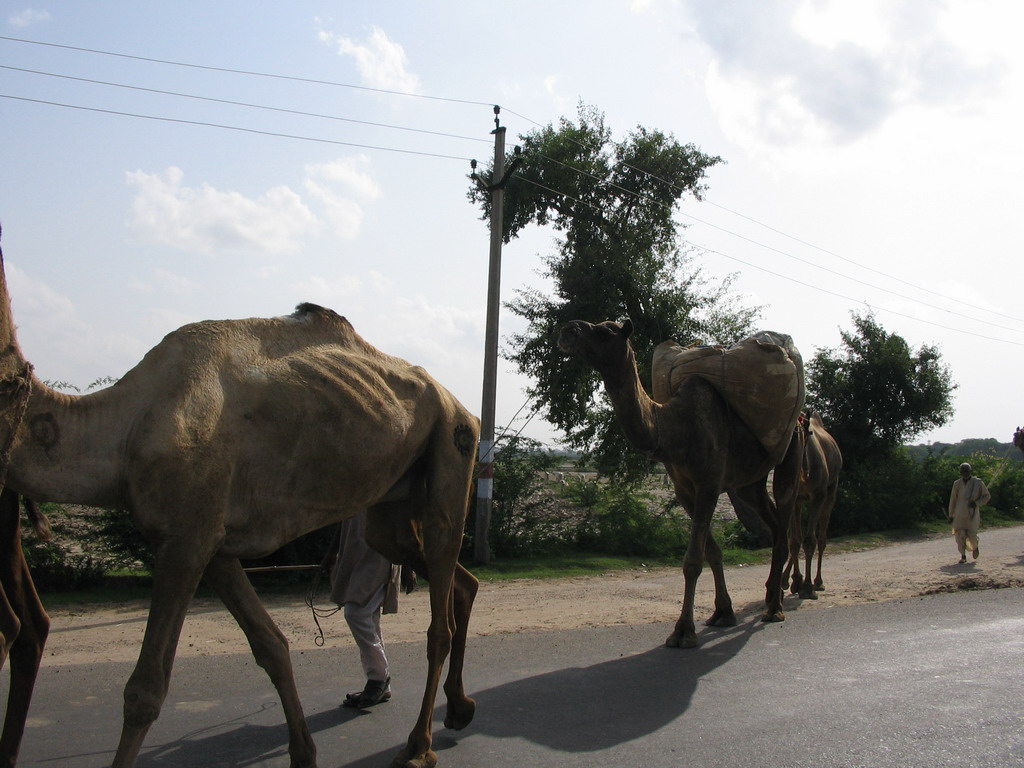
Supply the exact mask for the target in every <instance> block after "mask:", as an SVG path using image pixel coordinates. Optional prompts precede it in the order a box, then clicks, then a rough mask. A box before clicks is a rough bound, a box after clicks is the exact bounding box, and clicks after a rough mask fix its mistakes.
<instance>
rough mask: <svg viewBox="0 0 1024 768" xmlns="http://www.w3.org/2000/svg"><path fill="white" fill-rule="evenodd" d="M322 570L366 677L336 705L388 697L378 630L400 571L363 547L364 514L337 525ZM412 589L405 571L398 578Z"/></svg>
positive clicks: (394, 598) (393, 605)
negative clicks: (328, 575) (327, 575)
mask: <svg viewBox="0 0 1024 768" xmlns="http://www.w3.org/2000/svg"><path fill="white" fill-rule="evenodd" d="M324 564H325V566H327V567H329V569H330V573H331V601H332V602H334V603H337V604H338V605H340V606H342V608H343V609H344V612H345V621H346V622H347V623H348V627H349V629H350V630H351V632H352V637H353V638H354V639H355V641H356V645H357V646H358V648H359V659H360V661H361V662H362V665H363V672H364V673H365V674H366V685H365V686H364V687H363V690H361V691H356V692H355V693H350V694H348V695H347V696H346V697H345V700H344V701H343V702H342V704H343V705H344V706H346V707H359V708H360V709H362V708H365V707H370V706H373V705H374V704H379V703H381V702H384V701H387V700H388V699H390V698H391V668H390V666H389V665H388V658H387V656H386V655H385V653H384V638H383V636H382V635H381V631H380V617H381V614H382V613H396V612H397V611H398V590H399V577H400V572H401V571H400V569H399V567H398V566H397V565H392V564H391V563H390V562H388V560H387V559H386V558H385V557H384V556H383V555H381V554H380V553H378V552H377V551H376V550H375V549H372V548H371V547H370V546H369V545H368V544H367V543H366V512H365V511H364V512H361V513H360V514H358V515H356V516H355V517H351V518H349V519H347V520H343V521H342V522H341V523H339V524H338V530H337V533H336V534H335V537H334V541H333V542H332V544H331V547H330V549H329V550H328V554H327V557H326V559H325V563H324ZM402 576H404V577H405V578H404V579H403V581H407V580H408V579H412V585H411V586H409V585H407V586H406V589H407V591H409V592H411V591H412V586H415V583H416V582H415V578H416V577H415V575H413V574H412V571H411V569H409V570H408V571H407V573H405V574H402Z"/></svg>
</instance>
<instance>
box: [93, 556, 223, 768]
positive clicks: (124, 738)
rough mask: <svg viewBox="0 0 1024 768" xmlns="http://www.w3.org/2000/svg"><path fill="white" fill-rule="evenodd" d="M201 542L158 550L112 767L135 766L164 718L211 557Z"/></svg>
mask: <svg viewBox="0 0 1024 768" xmlns="http://www.w3.org/2000/svg"><path fill="white" fill-rule="evenodd" d="M210 538H212V537H210ZM199 541H207V537H200V536H197V537H195V538H190V539H188V540H184V541H176V542H174V543H173V544H164V545H163V546H161V547H160V549H159V550H158V552H157V556H156V564H155V565H154V568H153V593H152V598H151V600H150V606H149V618H148V620H147V622H146V633H145V635H144V637H143V639H142V648H141V650H140V651H139V660H138V662H137V663H136V665H135V670H134V671H133V672H132V674H131V677H129V678H128V683H127V685H125V688H124V725H123V727H122V729H121V740H120V742H119V743H118V745H117V752H116V753H115V755H114V762H113V764H112V766H111V768H132V766H134V765H135V760H136V758H137V757H138V755H139V751H140V750H141V749H142V743H143V741H144V740H145V738H146V733H148V731H149V728H150V726H151V725H152V724H153V722H154V721H155V720H156V719H157V717H158V716H159V715H160V709H161V707H162V706H163V703H164V698H166V696H167V688H168V685H169V684H170V679H171V668H172V667H173V666H174V654H175V651H176V650H177V647H178V638H179V637H180V635H181V627H182V625H183V624H184V622H185V614H186V612H187V611H188V606H189V603H190V602H191V600H192V595H193V594H195V591H196V588H197V587H198V586H199V580H200V577H201V576H202V573H203V570H204V566H205V563H206V562H207V561H208V559H209V556H210V554H209V553H208V554H207V555H206V557H205V558H204V557H203V555H202V553H200V552H197V549H198V546H199V545H198V542H199Z"/></svg>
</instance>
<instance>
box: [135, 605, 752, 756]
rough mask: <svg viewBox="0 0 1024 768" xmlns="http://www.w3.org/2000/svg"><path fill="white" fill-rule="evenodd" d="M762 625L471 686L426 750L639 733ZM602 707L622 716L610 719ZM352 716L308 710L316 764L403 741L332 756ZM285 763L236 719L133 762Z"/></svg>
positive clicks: (673, 712)
mask: <svg viewBox="0 0 1024 768" xmlns="http://www.w3.org/2000/svg"><path fill="white" fill-rule="evenodd" d="M761 627H762V625H761V623H760V622H759V620H758V619H757V618H756V617H744V618H743V619H742V623H741V624H739V625H738V626H736V627H731V628H727V629H710V628H708V629H704V630H703V631H701V632H700V633H699V637H700V640H701V643H702V644H701V646H700V647H699V648H697V649H694V650H681V649H673V648H665V647H655V648H650V649H648V650H646V651H642V652H640V653H637V654H633V655H626V656H622V657H618V658H614V659H610V660H608V661H601V662H598V663H596V664H591V665H589V666H579V667H566V668H562V669H555V670H552V671H550V672H545V673H542V674H538V675H533V676H531V677H525V678H522V679H518V680H513V681H510V682H507V683H502V684H500V685H496V686H494V687H492V688H487V689H484V690H477V691H470V694H471V695H472V696H473V697H474V698H475V699H476V701H477V714H476V718H475V719H474V721H473V723H472V724H471V725H470V726H469V727H468V728H467V729H466V730H465V731H463V732H460V733H456V732H453V731H447V730H444V729H442V728H441V727H440V721H441V720H443V718H444V705H439V706H438V707H437V710H436V711H435V723H437V730H436V731H435V734H434V745H433V747H434V749H435V750H436V751H438V752H442V751H444V750H446V749H450V748H452V747H455V746H456V745H457V744H458V743H459V742H460V741H463V740H469V739H472V738H473V736H474V735H477V734H479V735H484V736H489V737H492V738H498V739H525V740H527V741H531V742H534V743H537V744H539V745H542V746H544V747H546V748H548V749H552V750H556V751H559V752H566V753H581V752H596V751H600V750H604V749H609V748H611V747H614V746H616V745H619V744H623V743H627V742H629V741H632V740H635V739H639V738H642V737H644V736H646V735H649V734H651V733H653V732H655V731H657V730H658V729H660V728H662V727H664V726H666V725H668V724H670V723H671V722H672V721H674V720H675V719H677V718H679V717H680V716H682V715H683V714H685V713H686V711H687V710H688V709H689V706H690V703H691V700H692V698H693V694H694V692H695V690H696V688H697V684H698V683H699V681H700V680H701V678H702V677H704V676H706V675H708V674H710V673H712V672H713V671H714V670H716V669H718V668H719V667H721V666H722V665H724V664H726V663H728V662H729V661H730V660H731V659H732V658H733V657H734V656H736V655H737V654H738V653H740V651H741V650H742V649H743V647H744V646H745V645H746V644H747V642H748V641H749V640H750V638H751V637H752V636H753V635H754V633H755V632H757V631H759V630H760V629H761ZM591 631H600V630H591ZM391 706H393V704H392V705H389V707H391ZM609 709H613V710H615V711H616V712H618V713H620V716H618V717H614V718H609V717H608V713H609ZM360 714H363V713H360V712H358V711H353V710H344V709H341V708H338V707H334V708H332V709H330V710H325V711H322V712H317V713H315V714H311V715H310V716H309V717H307V723H308V725H309V728H310V731H311V732H312V733H313V735H314V739H315V740H316V741H317V744H318V746H319V747H320V764H321V765H322V766H328V765H330V766H334V765H344V766H349V767H350V768H371V766H372V768H379V766H381V765H386V764H388V762H389V761H390V760H391V758H392V757H394V755H395V753H396V752H398V750H399V749H401V748H402V746H403V745H404V738H403V740H402V741H399V742H394V743H392V744H390V745H389V746H386V747H382V748H380V749H379V751H377V752H375V753H374V754H369V755H364V756H362V757H354V758H353V757H343V758H340V759H341V762H338V760H339V756H337V755H334V756H331V755H330V753H331V752H332V748H333V747H334V745H335V744H337V743H338V742H337V741H336V739H337V737H336V736H335V735H334V734H329V733H328V732H329V731H331V730H332V729H334V728H336V727H339V726H345V725H346V724H347V723H349V721H351V720H353V719H355V718H357V717H359V715H360ZM318 733H319V736H318V735H317V734H318ZM403 733H404V732H403ZM286 760H287V732H286V730H285V728H284V725H283V724H279V725H272V726H264V725H254V724H251V723H246V722H244V719H241V718H240V719H237V720H233V721H230V722H223V723H218V724H215V725H212V726H209V727H207V728H204V729H203V730H202V731H194V732H192V733H189V734H187V735H185V736H182V737H181V738H179V739H175V740H173V741H169V742H167V743H165V744H161V745H156V746H153V747H150V748H147V749H145V750H144V751H143V753H142V754H141V755H140V757H139V766H140V768H146V767H147V766H148V767H149V768H157V767H158V766H165V765H176V766H177V765H193V766H203V768H214V767H215V766H256V765H264V764H267V763H268V762H271V763H273V764H275V765H276V764H277V761H286ZM282 764H283V763H282Z"/></svg>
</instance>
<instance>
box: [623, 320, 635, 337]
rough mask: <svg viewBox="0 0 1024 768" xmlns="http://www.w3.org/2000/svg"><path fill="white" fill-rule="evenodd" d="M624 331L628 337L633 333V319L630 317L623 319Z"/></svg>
mask: <svg viewBox="0 0 1024 768" xmlns="http://www.w3.org/2000/svg"><path fill="white" fill-rule="evenodd" d="M622 332H623V333H624V334H625V336H626V338H627V339H628V338H629V337H630V336H632V335H633V321H632V320H630V319H629V318H628V317H627V318H626V319H625V320H623V321H622Z"/></svg>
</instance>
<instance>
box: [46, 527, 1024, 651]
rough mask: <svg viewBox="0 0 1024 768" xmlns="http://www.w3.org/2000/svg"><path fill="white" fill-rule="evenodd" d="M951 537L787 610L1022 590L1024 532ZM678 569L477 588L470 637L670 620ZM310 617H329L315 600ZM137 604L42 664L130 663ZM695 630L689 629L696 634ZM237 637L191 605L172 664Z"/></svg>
mask: <svg viewBox="0 0 1024 768" xmlns="http://www.w3.org/2000/svg"><path fill="white" fill-rule="evenodd" d="M958 557H959V555H958V553H957V552H956V547H955V545H954V543H953V539H952V536H942V537H932V538H928V539H925V540H921V541H916V542H912V543H907V544H898V545H892V546H887V547H882V548H878V549H872V550H866V551H861V552H852V553H844V554H835V555H829V553H828V552H827V551H826V553H825V561H824V565H823V569H822V574H823V579H824V582H825V589H824V591H822V592H820V593H819V597H818V599H817V600H800V599H799V598H797V597H794V596H790V597H787V598H786V610H787V611H788V612H792V611H797V610H800V611H803V610H830V609H837V608H842V607H844V606H849V605H856V604H859V603H869V602H876V601H882V600H897V599H903V598H912V597H916V596H919V595H924V594H929V593H934V592H943V591H955V590H972V589H991V588H1001V587H1021V586H1024V526H1018V527H1013V528H1001V529H995V530H989V531H983V532H982V536H981V556H980V558H979V559H978V560H977V561H975V560H969V561H968V563H967V564H965V565H958V564H957V559H958ZM767 575H768V566H767V565H763V566H762V565H758V566H740V567H732V568H729V569H727V571H726V582H727V584H728V588H729V592H730V595H731V596H732V599H733V604H734V606H735V608H736V612H737V614H738V615H740V616H741V620H742V617H749V616H754V615H756V614H757V613H758V612H759V611H760V609H761V608H762V606H763V601H764V581H765V579H766V578H767ZM682 589H683V573H682V568H650V569H637V570H632V571H625V572H616V573H609V574H605V575H600V576H588V577H582V578H569V579H553V580H535V579H522V580H516V581H509V582H490V583H485V584H483V585H482V586H481V588H480V592H479V594H478V596H477V600H476V605H475V607H474V610H473V616H472V619H471V621H470V636H471V637H473V636H483V635H493V634H501V633H513V632H537V631H545V630H555V629H561V628H579V627H596V626H608V625H614V624H652V623H658V622H668V621H674V620H675V619H676V618H677V617H678V615H679V610H680V606H681V600H682ZM713 599H714V588H713V584H712V579H711V574H710V572H709V571H708V570H707V568H705V570H704V573H703V574H702V576H701V579H700V581H699V582H698V586H697V610H696V618H697V621H698V624H699V622H700V621H702V620H703V618H706V617H707V616H708V615H710V613H711V609H712V604H713ZM316 604H317V606H318V607H320V608H325V609H329V608H331V607H332V606H331V605H330V604H329V603H327V602H326V600H325V599H324V597H323V595H321V596H320V599H319V600H318V601H316ZM266 605H267V608H268V610H269V611H270V614H271V615H272V616H273V618H274V620H275V621H276V622H277V624H278V626H280V627H281V629H282V631H283V632H284V633H285V635H286V636H287V637H288V640H289V643H290V645H291V648H292V649H293V650H297V651H305V650H312V649H314V648H316V647H317V645H316V642H315V641H316V638H317V628H316V625H315V623H314V621H313V617H312V615H311V612H310V609H309V608H308V607H307V606H306V605H305V601H304V599H303V598H302V597H300V596H297V597H294V598H282V597H276V596H275V597H269V598H267V600H266ZM147 609H148V605H147V603H146V602H135V603H130V604H123V605H121V604H118V605H107V606H98V607H97V606H89V607H84V608H60V609H55V610H52V611H51V612H50V616H51V619H52V622H53V624H52V628H51V633H50V638H49V641H48V642H47V645H46V659H45V661H44V664H47V665H54V664H86V663H89V662H91V661H94V660H96V659H109V660H115V661H134V660H135V659H136V658H137V656H138V650H139V644H140V643H141V641H142V634H143V631H144V629H145V623H146V615H147ZM429 620H430V611H429V606H428V603H427V590H426V588H425V587H422V586H421V588H420V589H418V590H416V592H414V593H413V594H411V595H408V596H404V595H403V597H402V599H401V601H400V608H399V613H397V614H393V615H388V616H385V617H384V619H383V630H384V636H385V640H386V641H387V642H389V643H398V642H408V641H421V640H423V638H424V635H425V632H426V628H427V624H428V623H429ZM320 622H321V625H322V627H323V630H324V637H325V644H326V646H327V647H343V646H351V645H353V642H352V639H351V636H350V635H349V634H348V630H347V627H346V625H345V621H344V618H343V617H342V616H341V614H336V615H334V616H331V617H327V618H322V619H321V620H320ZM699 631H700V630H699V629H698V632H699ZM247 652H248V646H247V644H246V642H245V638H244V636H243V635H242V632H241V630H239V628H238V626H237V625H236V624H235V622H234V620H233V619H232V618H231V616H230V615H229V614H228V613H227V611H226V610H225V609H224V607H223V605H221V603H220V602H219V601H216V600H213V599H197V600H195V601H193V604H192V607H191V609H190V611H189V614H188V617H187V619H186V621H185V627H184V630H183V631H182V635H181V642H180V644H179V647H178V655H179V657H188V656H208V655H213V654H224V653H247Z"/></svg>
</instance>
